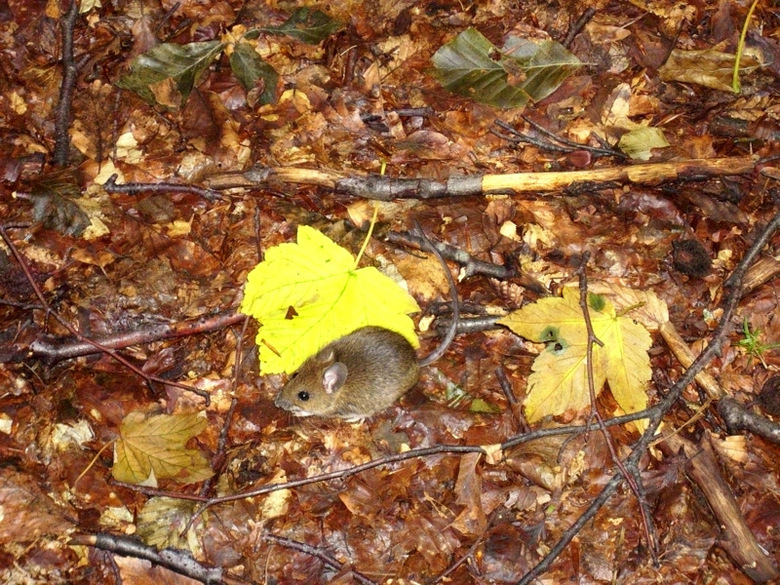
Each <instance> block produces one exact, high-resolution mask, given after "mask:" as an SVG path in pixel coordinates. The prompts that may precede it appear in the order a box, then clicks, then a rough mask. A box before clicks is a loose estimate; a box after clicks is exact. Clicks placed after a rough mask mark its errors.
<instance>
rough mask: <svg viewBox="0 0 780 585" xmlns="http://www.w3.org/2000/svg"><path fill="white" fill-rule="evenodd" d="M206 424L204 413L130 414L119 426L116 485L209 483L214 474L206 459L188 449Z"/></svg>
mask: <svg viewBox="0 0 780 585" xmlns="http://www.w3.org/2000/svg"><path fill="white" fill-rule="evenodd" d="M206 424H207V421H206V417H205V415H204V414H202V413H195V414H157V415H151V416H149V415H147V414H146V413H143V412H140V411H135V412H131V413H130V414H128V415H127V416H126V417H125V418H124V420H122V423H121V424H120V425H119V438H118V439H117V440H116V443H115V444H114V467H113V469H112V470H111V474H112V475H113V476H114V479H116V480H117V481H123V482H125V483H132V484H136V485H146V486H156V485H157V479H164V478H173V479H175V480H176V481H178V482H179V483H195V482H198V481H203V480H206V479H208V478H209V477H211V476H212V475H214V473H213V472H212V471H211V468H210V467H209V463H208V461H207V460H206V458H205V457H204V456H203V454H202V453H200V452H199V451H197V450H195V449H187V448H185V444H186V443H187V441H189V440H190V439H191V438H192V437H194V436H196V435H198V434H199V433H200V432H201V431H203V429H205V428H206Z"/></svg>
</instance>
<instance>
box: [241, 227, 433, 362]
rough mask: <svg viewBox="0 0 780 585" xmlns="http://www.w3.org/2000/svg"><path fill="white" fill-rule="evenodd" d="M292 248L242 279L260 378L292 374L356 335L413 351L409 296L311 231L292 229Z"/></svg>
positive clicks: (273, 252)
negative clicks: (254, 326)
mask: <svg viewBox="0 0 780 585" xmlns="http://www.w3.org/2000/svg"><path fill="white" fill-rule="evenodd" d="M297 240H298V241H297V243H295V244H292V243H287V244H280V245H279V246H275V247H273V248H269V249H268V250H267V251H266V254H265V260H264V261H263V262H261V263H260V264H258V265H257V266H255V268H254V269H252V271H251V272H250V273H249V275H248V276H247V283H246V286H245V287H244V300H243V301H242V303H241V307H240V309H239V310H240V311H241V312H242V313H244V314H246V315H250V316H252V317H254V318H255V319H257V321H258V322H259V323H260V325H261V327H260V330H259V331H258V334H257V345H258V346H259V347H260V372H261V373H262V374H275V373H280V372H293V371H295V370H296V369H297V368H298V366H300V365H301V364H302V363H303V362H304V360H306V358H308V357H309V356H311V355H313V354H314V353H315V352H317V351H318V350H319V349H321V348H322V347H324V346H325V345H327V344H328V343H329V342H331V341H333V340H334V339H338V338H339V337H341V336H343V335H346V334H348V333H351V332H352V331H354V330H355V329H358V328H359V327H364V326H367V325H376V326H379V327H385V328H387V329H391V330H393V331H396V332H398V333H400V334H401V335H403V336H404V337H406V339H408V340H409V342H410V343H411V344H412V345H413V346H414V347H417V346H418V345H419V342H418V341H417V336H416V334H415V332H414V322H413V321H412V319H411V318H410V317H409V316H408V313H414V312H417V311H419V310H420V307H419V306H418V305H417V302H416V301H415V300H414V298H412V296H411V295H409V293H408V292H406V291H405V290H403V289H402V288H401V287H399V286H398V285H397V284H396V283H394V282H393V281H392V280H391V279H390V278H388V277H387V276H385V275H384V274H382V273H381V272H379V271H378V270H377V269H376V268H373V267H368V268H360V269H358V268H356V267H355V259H354V258H353V256H352V254H350V253H349V252H348V251H347V250H345V249H344V248H342V247H340V246H338V245H337V244H335V243H334V242H332V241H331V240H330V239H328V238H327V237H326V236H324V235H323V234H321V233H320V232H318V231H317V230H315V229H313V228H310V227H308V226H304V225H302V226H299V227H298V238H297Z"/></svg>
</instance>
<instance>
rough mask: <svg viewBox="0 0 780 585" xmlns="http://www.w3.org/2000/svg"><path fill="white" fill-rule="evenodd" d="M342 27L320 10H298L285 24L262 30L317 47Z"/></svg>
mask: <svg viewBox="0 0 780 585" xmlns="http://www.w3.org/2000/svg"><path fill="white" fill-rule="evenodd" d="M342 26H343V25H342V24H341V23H340V22H337V21H335V20H333V19H332V18H330V17H329V16H328V15H327V14H325V13H324V12H322V11H320V10H311V9H310V8H298V9H297V10H295V11H294V12H293V13H292V14H291V15H290V18H288V19H287V20H286V21H285V22H284V24H281V25H279V26H268V27H264V28H262V29H260V30H262V31H264V32H270V33H273V34H278V35H287V36H290V37H293V38H295V39H298V40H299V41H303V42H304V43H308V44H310V45H316V44H317V43H319V42H320V41H322V40H324V39H326V38H327V37H328V36H330V35H331V34H333V33H334V32H336V31H337V30H339V29H340V28H342Z"/></svg>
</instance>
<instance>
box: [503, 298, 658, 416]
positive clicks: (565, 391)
mask: <svg viewBox="0 0 780 585" xmlns="http://www.w3.org/2000/svg"><path fill="white" fill-rule="evenodd" d="M588 304H589V310H590V317H591V322H592V324H593V330H594V333H595V334H596V337H597V338H598V339H599V340H600V341H601V342H602V343H603V344H604V345H603V346H599V345H597V344H594V345H593V364H592V367H593V377H594V384H595V391H596V394H597V395H598V394H599V393H600V392H601V390H602V388H603V386H604V383H605V382H606V381H608V382H609V387H610V390H611V391H612V395H613V396H614V398H615V400H616V401H617V403H618V404H619V405H620V407H621V408H622V409H623V410H624V411H625V412H627V413H631V412H637V411H639V410H642V409H644V408H645V407H646V405H647V396H646V394H645V385H646V384H647V382H648V380H650V376H651V374H652V372H651V369H650V359H649V357H648V355H647V350H648V349H650V345H651V342H652V341H651V338H650V334H649V333H648V332H647V330H646V329H645V328H644V327H642V325H640V324H639V323H637V322H635V321H634V320H633V319H630V318H628V317H625V316H618V315H617V314H616V313H615V308H614V306H613V305H612V304H611V303H610V302H609V301H607V300H606V298H605V297H600V296H597V295H592V294H591V295H589V300H588ZM499 323H501V324H502V325H506V326H507V327H509V328H510V329H511V330H512V331H514V332H515V333H517V334H518V335H521V336H522V337H525V338H527V339H530V340H532V341H535V342H543V343H547V347H546V348H545V349H544V350H543V351H542V353H541V354H539V356H538V357H537V358H536V360H535V361H534V364H533V373H532V374H531V376H530V377H529V378H528V396H527V398H526V401H525V403H524V411H525V414H526V417H527V418H528V420H529V422H534V421H538V420H540V419H542V418H544V417H545V416H550V415H560V414H563V413H564V412H566V411H568V410H570V411H575V412H578V411H582V410H583V409H585V408H586V407H588V405H589V404H590V393H589V391H588V370H587V366H588V364H587V351H586V350H587V329H586V326H585V320H584V318H583V315H582V311H581V309H580V306H579V295H578V292H577V291H576V290H575V289H572V288H564V289H563V297H562V298H548V299H541V300H540V301H538V302H536V303H533V304H531V305H527V306H525V307H523V308H522V309H520V310H518V311H515V312H514V313H512V314H510V315H507V316H506V317H504V318H503V319H501V321H499Z"/></svg>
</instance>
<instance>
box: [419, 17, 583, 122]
mask: <svg viewBox="0 0 780 585" xmlns="http://www.w3.org/2000/svg"><path fill="white" fill-rule="evenodd" d="M433 65H434V69H433V75H434V76H435V77H436V78H437V79H438V80H439V82H440V83H441V84H442V85H443V86H444V87H445V88H447V89H448V90H450V91H452V92H454V93H457V94H459V95H464V96H466V97H470V98H472V99H474V100H476V101H478V102H481V103H485V104H490V105H493V106H498V107H501V108H517V107H523V106H525V105H526V104H527V103H528V102H529V101H539V100H541V99H544V98H545V97H547V96H548V95H550V94H551V93H552V92H554V91H555V90H556V89H558V87H559V86H560V84H561V83H562V82H563V80H564V79H566V77H568V76H569V75H570V74H571V71H572V70H573V69H574V68H575V67H579V66H580V65H581V63H580V61H579V60H578V59H577V58H576V57H575V56H574V55H572V54H571V53H569V52H568V51H566V49H564V48H563V47H562V46H561V45H559V44H558V43H556V42H554V41H542V42H537V41H531V40H528V39H521V38H518V37H510V38H509V39H508V41H507V43H506V44H505V46H504V49H503V51H500V52H499V50H498V49H497V48H496V47H495V46H494V45H493V43H491V42H490V41H489V40H488V39H487V38H485V37H484V36H483V35H482V34H481V33H480V32H479V31H477V30H476V29H474V28H469V29H466V30H465V31H463V32H462V33H460V34H459V35H458V36H457V37H455V38H454V39H453V40H451V41H450V42H449V43H447V44H446V45H444V46H443V47H441V48H440V49H439V50H438V51H436V54H435V55H434V56H433Z"/></svg>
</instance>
